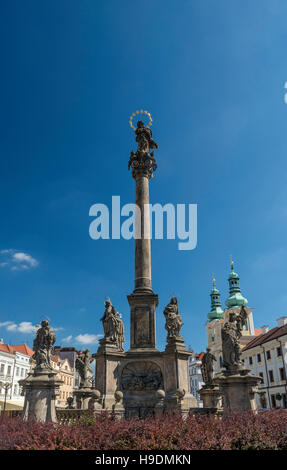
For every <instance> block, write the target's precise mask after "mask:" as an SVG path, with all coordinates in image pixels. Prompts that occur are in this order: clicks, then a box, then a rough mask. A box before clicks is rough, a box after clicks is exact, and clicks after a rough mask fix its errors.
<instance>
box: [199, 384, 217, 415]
mask: <svg viewBox="0 0 287 470" xmlns="http://www.w3.org/2000/svg"><path fill="white" fill-rule="evenodd" d="M198 393H199V395H200V399H201V400H202V402H203V408H212V409H216V410H221V409H222V395H221V392H220V390H219V386H218V385H213V386H212V385H210V386H204V387H203V388H202V389H200V390H199V391H198Z"/></svg>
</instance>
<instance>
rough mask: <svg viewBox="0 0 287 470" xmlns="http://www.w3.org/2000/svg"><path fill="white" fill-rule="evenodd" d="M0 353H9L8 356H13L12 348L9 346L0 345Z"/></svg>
mask: <svg viewBox="0 0 287 470" xmlns="http://www.w3.org/2000/svg"><path fill="white" fill-rule="evenodd" d="M0 351H3V352H6V353H9V354H14V348H13V347H12V346H10V344H0Z"/></svg>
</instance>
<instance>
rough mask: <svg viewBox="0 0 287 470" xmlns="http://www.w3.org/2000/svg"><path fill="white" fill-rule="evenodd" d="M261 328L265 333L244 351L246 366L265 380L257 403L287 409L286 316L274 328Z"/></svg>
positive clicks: (261, 405) (260, 386) (257, 396)
mask: <svg viewBox="0 0 287 470" xmlns="http://www.w3.org/2000/svg"><path fill="white" fill-rule="evenodd" d="M262 329H263V330H264V332H263V334H261V335H260V336H257V337H256V338H255V339H253V340H252V341H250V343H248V344H247V346H245V348H244V349H243V350H242V359H243V360H244V366H245V368H246V369H250V370H251V373H253V374H254V375H257V376H260V377H261V378H262V380H263V382H262V383H261V384H259V387H258V389H259V393H258V394H256V404H257V407H258V408H287V384H286V377H287V317H281V318H278V320H277V327H275V328H272V329H271V330H270V329H269V328H268V327H267V326H265V327H262Z"/></svg>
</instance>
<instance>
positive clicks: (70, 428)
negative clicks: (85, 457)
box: [0, 410, 287, 450]
mask: <svg viewBox="0 0 287 470" xmlns="http://www.w3.org/2000/svg"><path fill="white" fill-rule="evenodd" d="M0 449H2V450H5V449H17V450H44V449H47V450H86V449H89V450H120V449H121V450H122V449H126V450H128V449H131V450H134V449H140V450H149V449H157V450H168V449H171V450H175V449H180V450H182V449H185V450H193V449H213V450H214V449H215V450H216V449H218V450H219V449H224V450H235V449H237V450H246V449H249V450H252V449H253V450H259V449H275V450H277V449H278V450H279V449H285V450H286V449H287V413H286V412H285V411H283V410H281V411H279V410H278V411H268V412H262V413H259V414H257V415H255V414H253V413H251V412H246V413H241V414H232V415H230V416H227V417H223V418H220V419H219V418H218V417H215V416H189V417H188V418H187V419H185V420H183V419H182V418H181V417H180V416H175V415H174V416H163V417H159V418H147V419H145V420H138V419H131V420H129V421H126V420H114V419H112V418H111V417H109V416H106V415H102V416H100V417H97V419H94V418H92V417H87V418H85V419H83V421H82V422H80V423H77V424H75V423H74V424H73V423H70V424H65V425H61V424H53V423H48V424H43V423H37V422H34V421H33V422H31V421H30V422H24V421H22V420H21V418H19V417H17V418H5V419H4V420H3V422H1V423H0Z"/></svg>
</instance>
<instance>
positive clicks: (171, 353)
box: [96, 338, 197, 418]
mask: <svg viewBox="0 0 287 470" xmlns="http://www.w3.org/2000/svg"><path fill="white" fill-rule="evenodd" d="M190 354H191V353H190V352H189V351H187V350H186V348H185V346H184V343H183V340H182V339H181V338H180V339H179V341H178V340H177V341H174V342H173V343H172V344H170V343H169V344H168V346H167V348H166V350H165V351H164V352H160V351H157V350H147V349H142V350H139V349H138V348H137V349H130V350H129V351H127V352H125V353H124V352H116V351H112V350H111V349H110V347H109V345H108V344H102V345H100V347H99V350H98V352H97V354H96V359H97V367H96V387H97V389H98V390H99V391H100V393H101V397H102V403H103V410H107V411H111V412H112V411H113V409H114V410H116V409H117V408H118V409H119V405H118V404H116V406H114V405H115V392H116V391H121V392H122V394H123V398H122V407H123V408H124V414H125V417H126V418H130V417H133V416H137V417H145V416H148V415H155V414H160V413H162V412H173V411H177V412H180V413H181V414H183V415H186V414H188V413H189V409H190V408H193V407H196V406H197V401H196V398H195V397H193V395H191V394H190V392H189V375H188V358H189V356H190ZM178 390H181V391H182V396H181V395H180V397H179V395H178ZM159 391H162V392H163V393H164V396H162V393H158V392H159ZM119 413H122V410H119Z"/></svg>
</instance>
